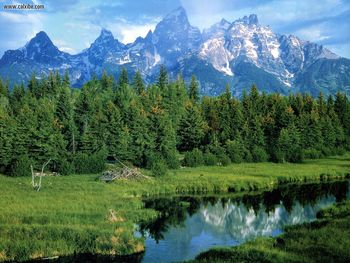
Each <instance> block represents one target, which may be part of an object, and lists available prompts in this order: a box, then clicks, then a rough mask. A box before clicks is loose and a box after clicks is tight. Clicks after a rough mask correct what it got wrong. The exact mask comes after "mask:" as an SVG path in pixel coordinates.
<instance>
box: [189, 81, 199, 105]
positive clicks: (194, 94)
mask: <svg viewBox="0 0 350 263" xmlns="http://www.w3.org/2000/svg"><path fill="white" fill-rule="evenodd" d="M188 97H189V98H190V100H192V101H193V102H194V103H197V102H198V101H199V88H198V81H197V79H196V76H194V75H192V78H191V82H190V86H189V90H188Z"/></svg>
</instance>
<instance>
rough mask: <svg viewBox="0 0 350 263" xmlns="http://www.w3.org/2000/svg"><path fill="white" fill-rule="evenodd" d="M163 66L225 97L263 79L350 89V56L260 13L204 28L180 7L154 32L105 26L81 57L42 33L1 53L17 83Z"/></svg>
mask: <svg viewBox="0 0 350 263" xmlns="http://www.w3.org/2000/svg"><path fill="white" fill-rule="evenodd" d="M160 65H165V66H166V67H167V69H168V72H169V76H170V78H176V76H177V75H178V74H180V73H181V74H182V76H183V77H184V78H185V80H187V81H188V80H189V79H190V77H191V76H192V74H194V75H196V77H197V79H198V80H199V83H200V88H201V92H202V94H206V95H218V94H220V93H221V92H222V91H223V90H224V89H225V86H226V85H227V84H229V85H230V87H231V90H232V92H233V94H234V95H236V96H239V95H240V94H241V93H242V91H243V90H245V89H249V88H250V86H251V85H252V84H256V85H257V86H258V88H259V90H261V91H266V92H279V93H282V94H285V95H286V94H289V93H292V92H307V93H310V94H311V95H313V96H317V94H318V93H319V92H321V91H322V92H323V93H324V94H326V95H328V94H334V93H336V92H337V91H341V92H346V93H347V94H349V95H350V59H347V58H343V57H340V56H338V55H336V54H334V53H332V52H331V51H330V50H328V49H326V48H324V47H323V46H321V45H318V44H315V43H312V42H308V41H303V40H300V39H299V38H298V37H296V36H293V35H289V36H287V35H281V34H277V33H274V32H273V31H272V30H271V28H270V27H268V26H263V25H260V24H259V21H258V17H257V16H256V15H254V14H251V15H249V16H244V17H243V18H241V19H238V20H235V21H234V22H228V21H226V20H225V19H222V20H221V21H220V22H218V23H216V24H214V25H212V26H211V27H210V28H208V29H205V30H203V31H202V32H201V31H200V30H199V29H198V28H196V27H194V26H192V25H191V24H190V23H189V21H188V17H187V14H186V11H185V10H184V9H183V8H182V7H179V8H178V9H176V10H174V11H172V12H171V13H170V14H168V15H167V16H166V17H165V18H164V19H163V20H162V21H160V22H159V23H158V24H157V26H156V28H155V30H154V31H153V32H152V31H149V32H148V34H147V35H146V37H144V38H143V37H138V38H137V39H136V40H135V41H134V42H133V43H130V44H123V43H121V42H119V41H118V40H117V39H115V38H114V37H113V35H112V33H111V32H110V31H108V30H106V29H102V31H101V33H100V35H99V37H98V38H97V39H96V40H95V41H94V42H93V43H92V44H91V46H90V47H89V48H87V49H85V50H83V51H82V52H81V53H79V54H77V55H71V54H68V53H66V52H63V51H60V50H59V49H58V48H57V47H56V46H55V45H54V44H53V43H52V41H51V40H50V38H49V37H48V35H47V34H46V33H45V32H43V31H41V32H39V33H37V34H36V36H35V37H34V38H32V39H31V40H30V41H29V42H28V43H27V44H26V45H25V46H24V47H22V48H20V49H17V50H8V51H6V52H5V53H4V55H3V56H2V58H1V59H0V76H1V77H2V78H3V79H8V80H9V81H10V83H11V84H13V83H18V82H21V81H23V82H26V81H28V79H29V78H30V77H31V75H32V74H33V73H34V72H35V73H36V74H37V75H38V76H40V75H42V74H44V75H47V74H48V73H49V72H50V71H52V70H54V71H59V72H60V73H61V74H64V73H65V72H66V71H68V73H69V75H70V79H71V83H72V85H73V87H81V86H82V85H83V84H84V83H85V82H87V81H88V80H90V79H91V78H92V76H93V75H97V76H100V75H101V74H102V72H103V71H104V70H106V71H107V72H108V73H110V74H113V75H114V76H115V77H118V75H119V73H120V71H121V69H122V68H126V69H127V70H128V73H129V74H130V76H132V75H133V74H134V73H135V72H136V71H137V70H139V71H140V72H141V73H142V75H143V77H144V79H145V80H146V81H147V82H151V81H154V80H155V79H156V78H157V76H158V73H159V68H160Z"/></svg>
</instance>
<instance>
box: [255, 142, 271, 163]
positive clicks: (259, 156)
mask: <svg viewBox="0 0 350 263" xmlns="http://www.w3.org/2000/svg"><path fill="white" fill-rule="evenodd" d="M251 154H252V158H253V161H254V162H255V163H258V162H266V161H267V160H268V155H267V153H266V151H265V150H264V148H262V147H259V146H254V147H253V149H252V152H251Z"/></svg>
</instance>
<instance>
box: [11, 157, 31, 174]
mask: <svg viewBox="0 0 350 263" xmlns="http://www.w3.org/2000/svg"><path fill="white" fill-rule="evenodd" d="M32 164H33V162H32V160H31V159H30V158H29V157H28V155H22V156H20V157H19V158H18V159H17V160H16V161H15V162H14V164H13V165H12V166H11V168H10V169H11V171H10V174H11V175H12V176H30V175H31V171H30V165H32Z"/></svg>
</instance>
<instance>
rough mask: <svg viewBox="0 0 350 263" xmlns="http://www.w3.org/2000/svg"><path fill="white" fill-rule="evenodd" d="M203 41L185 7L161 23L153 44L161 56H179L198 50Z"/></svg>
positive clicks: (156, 30)
mask: <svg viewBox="0 0 350 263" xmlns="http://www.w3.org/2000/svg"><path fill="white" fill-rule="evenodd" d="M201 41H202V35H201V32H200V30H199V29H198V28H196V27H193V26H191V25H190V23H189V21H188V18H187V14H186V11H185V9H184V8H183V7H179V8H177V9H175V10H173V11H172V12H170V13H169V14H168V15H167V16H166V17H165V18H164V19H163V20H162V21H160V22H159V23H158V25H157V26H156V28H155V30H154V34H153V36H152V42H153V44H155V45H156V48H157V50H158V51H159V53H160V54H161V55H162V54H163V55H165V54H170V53H177V55H179V54H180V53H183V52H186V51H188V50H193V49H196V48H198V46H199V45H200V43H201ZM174 58H175V57H174ZM175 59H176V58H175Z"/></svg>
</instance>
